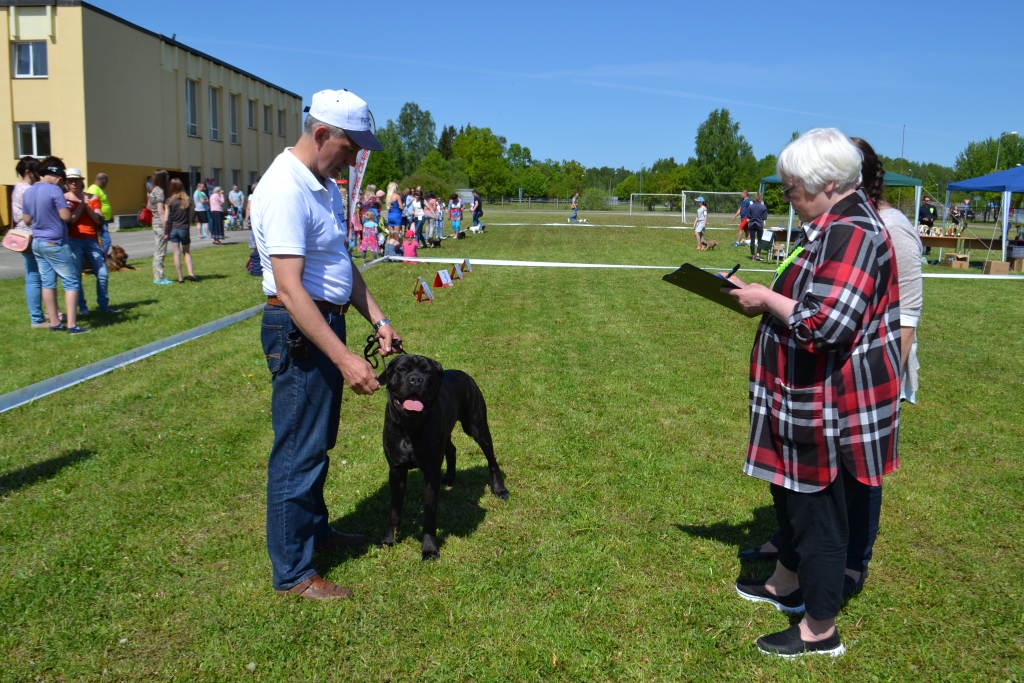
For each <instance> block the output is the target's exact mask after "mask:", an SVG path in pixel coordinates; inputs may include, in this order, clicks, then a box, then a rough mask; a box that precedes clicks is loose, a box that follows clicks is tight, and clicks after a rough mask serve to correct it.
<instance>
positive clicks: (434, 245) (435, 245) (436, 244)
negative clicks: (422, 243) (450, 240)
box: [427, 237, 441, 249]
mask: <svg viewBox="0 0 1024 683" xmlns="http://www.w3.org/2000/svg"><path fill="white" fill-rule="evenodd" d="M427 244H429V245H430V248H431V249H440V248H441V240H439V239H438V238H436V237H431V238H428V239H427Z"/></svg>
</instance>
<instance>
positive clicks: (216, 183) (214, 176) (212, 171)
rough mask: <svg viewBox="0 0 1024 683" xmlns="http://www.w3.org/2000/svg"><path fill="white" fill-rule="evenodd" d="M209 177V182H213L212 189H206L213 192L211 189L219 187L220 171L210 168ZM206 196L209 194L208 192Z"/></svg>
mask: <svg viewBox="0 0 1024 683" xmlns="http://www.w3.org/2000/svg"><path fill="white" fill-rule="evenodd" d="M210 175H211V177H210V180H212V181H213V187H211V188H208V189H209V191H210V192H213V189H214V188H215V187H220V169H219V168H211V169H210ZM207 194H209V192H208V193H207Z"/></svg>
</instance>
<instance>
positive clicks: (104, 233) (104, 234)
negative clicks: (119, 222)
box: [100, 221, 110, 256]
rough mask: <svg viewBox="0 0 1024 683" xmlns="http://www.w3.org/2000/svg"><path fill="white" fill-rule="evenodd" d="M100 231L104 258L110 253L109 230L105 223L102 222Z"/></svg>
mask: <svg viewBox="0 0 1024 683" xmlns="http://www.w3.org/2000/svg"><path fill="white" fill-rule="evenodd" d="M100 230H101V232H100V239H101V240H102V241H103V255H104V256H106V255H107V254H109V253H110V229H109V228H108V227H107V223H106V221H104V223H103V227H102V228H100Z"/></svg>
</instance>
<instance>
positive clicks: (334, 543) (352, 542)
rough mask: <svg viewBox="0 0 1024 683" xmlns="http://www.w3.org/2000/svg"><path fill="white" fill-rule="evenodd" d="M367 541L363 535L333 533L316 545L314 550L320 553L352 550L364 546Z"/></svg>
mask: <svg viewBox="0 0 1024 683" xmlns="http://www.w3.org/2000/svg"><path fill="white" fill-rule="evenodd" d="M366 541H367V538H366V536H364V535H363V534H343V533H341V532H340V531H333V533H331V535H330V536H328V537H327V540H326V541H324V542H322V543H318V544H317V545H316V547H315V548H314V550H315V551H316V552H320V551H322V550H334V549H335V548H354V547H356V546H360V545H363V544H365V543H366Z"/></svg>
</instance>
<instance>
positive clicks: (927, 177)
mask: <svg viewBox="0 0 1024 683" xmlns="http://www.w3.org/2000/svg"><path fill="white" fill-rule="evenodd" d="M797 135H798V133H793V137H796V136H797ZM377 137H378V138H379V139H380V141H381V142H382V143H383V145H384V150H383V151H380V152H374V153H373V154H371V155H370V161H369V165H368V167H367V171H366V180H365V182H366V183H373V184H374V185H376V186H377V187H383V186H385V185H386V184H387V183H388V182H391V181H395V182H398V183H399V185H400V186H401V187H416V186H420V187H422V188H423V189H424V191H426V192H435V193H436V194H437V195H438V196H442V197H447V196H449V195H450V194H451V193H452V192H453V191H454V190H455V189H456V188H463V187H474V188H476V189H477V190H479V191H480V193H481V194H482V195H484V196H485V197H517V196H519V194H520V190H521V191H522V196H523V197H524V198H527V197H529V198H555V197H558V198H562V199H565V198H568V197H570V196H572V194H573V193H574V192H576V191H580V192H582V193H583V199H584V207H585V208H599V205H603V204H604V202H605V201H606V200H607V198H608V197H610V196H613V195H614V196H616V197H618V198H619V199H620V200H624V201H625V200H628V199H629V197H630V195H631V194H632V193H638V192H644V193H658V194H679V193H680V192H682V191H684V190H700V191H706V192H730V191H733V192H734V191H739V190H741V189H747V190H750V191H753V190H756V189H757V187H758V185H759V183H760V180H761V178H763V177H765V176H768V175H772V174H773V173H775V162H776V155H775V154H768V155H766V156H764V157H761V158H760V159H759V158H757V157H756V156H755V155H754V153H753V148H752V147H751V145H750V143H749V142H747V140H746V138H745V137H744V136H743V134H742V133H741V132H740V124H739V122H738V121H736V120H734V119H733V118H732V115H731V114H730V112H729V110H728V109H725V108H722V109H716V110H714V111H712V112H711V113H710V114H709V115H708V117H707V119H705V120H704V122H703V123H701V124H700V126H698V128H697V133H696V136H695V139H694V156H692V157H690V158H688V159H687V160H686V161H685V162H677V161H676V160H675V157H672V156H670V157H667V158H663V159H658V160H656V161H655V162H654V163H653V164H652V165H651V166H650V167H649V168H647V167H645V168H641V169H640V170H639V171H632V170H628V169H626V168H622V167H619V168H612V167H608V166H604V167H601V168H597V167H591V168H586V167H584V166H583V164H581V163H579V162H578V161H576V160H574V159H568V160H562V161H554V160H552V159H543V160H540V159H534V158H533V154H532V152H531V151H530V148H529V147H526V146H525V145H522V144H520V143H518V142H513V143H509V142H508V140H507V139H506V138H505V137H504V136H501V135H498V134H496V133H495V132H494V131H492V130H491V129H490V128H487V127H478V126H473V125H471V124H468V123H467V124H465V125H463V126H460V127H459V128H458V129H456V128H455V126H453V125H449V126H442V127H441V132H440V134H438V132H437V125H436V123H435V122H434V118H433V115H432V114H431V113H430V111H428V110H425V109H421V108H420V107H419V105H417V104H416V103H414V102H406V103H405V104H404V105H403V106H402V109H401V111H400V113H399V115H398V118H397V119H396V120H390V119H389V120H388V121H387V123H386V124H385V125H384V126H382V127H381V128H380V129H379V130H378V131H377ZM999 140H1000V138H989V139H987V140H982V141H980V142H971V143H968V145H967V147H966V148H964V150H963V151H962V152H961V153H960V154H959V155H958V157H957V159H956V163H955V165H954V166H953V167H949V166H943V165H941V164H935V163H922V162H914V161H910V160H907V159H899V158H896V159H893V158H889V157H885V156H882V157H881V158H882V163H883V164H884V166H885V168H886V170H888V171H894V172H897V173H902V174H904V175H909V176H912V177H914V178H919V179H921V180H922V181H924V191H925V193H926V194H933V195H935V196H936V197H937V198H939V199H940V200H941V199H942V198H944V197H945V191H946V185H948V184H949V183H950V182H953V181H955V180H962V179H965V178H972V177H976V176H979V175H985V174H986V173H991V172H992V171H993V170H994V168H995V165H996V155H997V152H998V155H999V167H1000V169H1006V168H1010V167H1012V166H1016V165H1019V164H1022V163H1024V139H1022V138H1021V137H1019V136H1016V135H1010V134H1004V135H1003V136H1001V142H1000V141H999ZM890 195H891V197H890V200H891V202H892V203H893V204H894V205H896V204H897V202H899V204H901V205H903V206H904V207H907V206H908V202H912V201H913V193H912V192H900V191H899V190H895V189H893V190H890ZM651 201H652V202H653V201H655V200H651ZM765 203H766V204H767V205H768V208H769V210H770V211H771V212H772V213H784V212H785V211H786V210H787V207H786V204H785V201H784V200H783V197H782V191H781V188H779V187H778V186H769V187H768V188H767V189H766V191H765ZM588 204H592V205H593V206H592V207H588V206H587V205H588Z"/></svg>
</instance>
